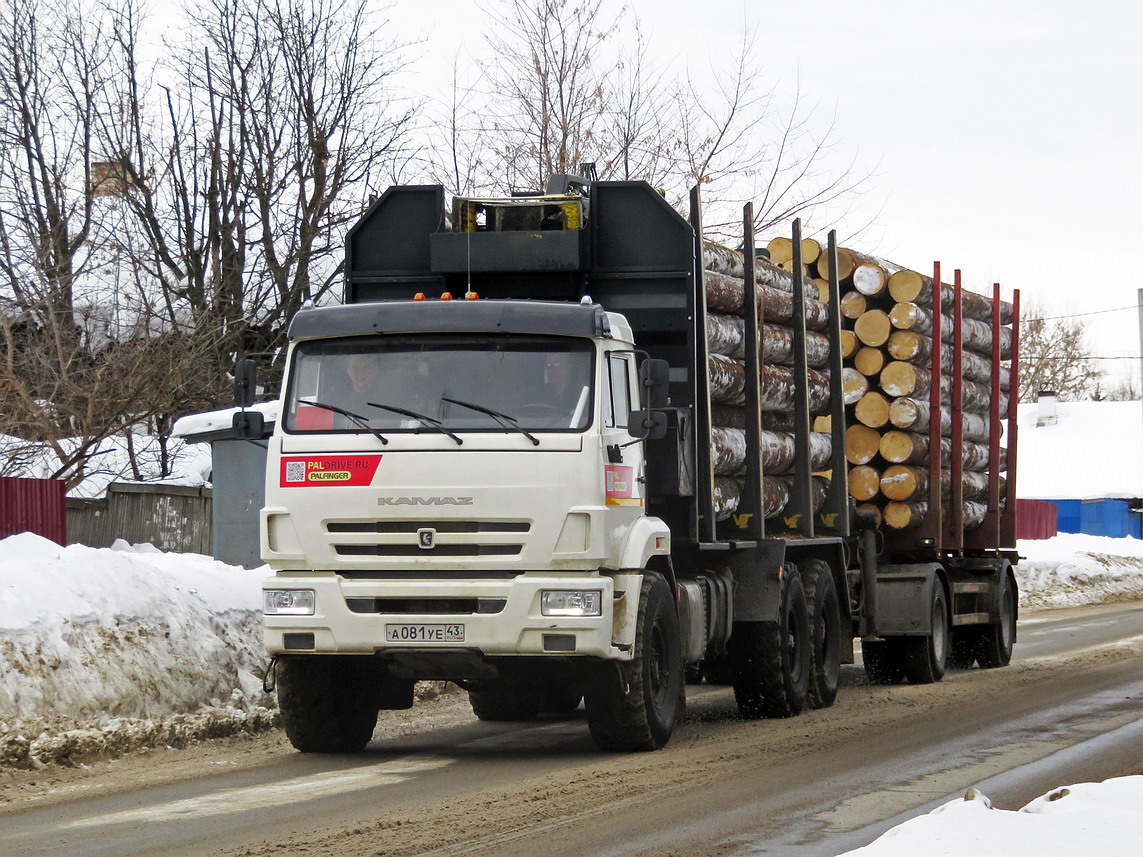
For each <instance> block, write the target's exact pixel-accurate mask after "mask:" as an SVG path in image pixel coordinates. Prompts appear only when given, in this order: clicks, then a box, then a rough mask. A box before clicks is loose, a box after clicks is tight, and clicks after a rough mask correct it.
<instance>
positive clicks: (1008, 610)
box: [976, 571, 1016, 669]
mask: <svg viewBox="0 0 1143 857" xmlns="http://www.w3.org/2000/svg"><path fill="white" fill-rule="evenodd" d="M1015 642H1016V587H1015V586H1013V584H1012V578H1011V577H1009V576H1008V572H1007V571H1005V572H1004V573H1003V574H1002V575H1001V583H1000V617H999V621H997V622H995V623H994V624H991V625H986V626H985V627H983V628H981V629H980V645H979V647H978V649H977V652H976V654H977V657H978V658H979V660H980V666H981V668H982V669H993V668H995V667H1006V666H1008V663H1009V662H1010V661H1011V660H1012V646H1013V645H1014V644H1015Z"/></svg>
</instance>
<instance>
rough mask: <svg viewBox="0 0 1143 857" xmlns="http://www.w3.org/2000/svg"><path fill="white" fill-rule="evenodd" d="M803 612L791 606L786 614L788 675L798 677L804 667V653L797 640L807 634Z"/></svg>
mask: <svg viewBox="0 0 1143 857" xmlns="http://www.w3.org/2000/svg"><path fill="white" fill-rule="evenodd" d="M806 618H807V616H806V612H805V610H798V609H797V608H796V607H795V605H793V604H791V605H790V606H789V608H788V610H787V613H786V663H788V664H789V665H790V675H792V676H800V675H801V674H802V670H803V669H804V666H805V658H806V654H807V653H806V651H805V649H804V647H803V646H800V645H799V644H798V640H799V638H801V637H804V636H805V634H806V633H807V630H808V629H807V628H806V627H805V623H806Z"/></svg>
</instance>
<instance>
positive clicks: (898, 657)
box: [861, 637, 905, 684]
mask: <svg viewBox="0 0 1143 857" xmlns="http://www.w3.org/2000/svg"><path fill="white" fill-rule="evenodd" d="M861 662H862V663H863V664H864V665H865V675H866V676H867V677H868V678H869V681H870V682H872V683H873V684H899V683H900V681H901V679H903V678H904V677H905V646H904V640H903V638H901V637H886V638H885V639H884V640H868V641H863V642H862V643H861Z"/></svg>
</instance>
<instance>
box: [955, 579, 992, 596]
mask: <svg viewBox="0 0 1143 857" xmlns="http://www.w3.org/2000/svg"><path fill="white" fill-rule="evenodd" d="M991 588H992V584H991V583H989V582H988V581H987V580H970V581H967V582H965V583H954V584H953V587H952V590H953V595H975V594H979V593H981V592H988V590H989V589H991Z"/></svg>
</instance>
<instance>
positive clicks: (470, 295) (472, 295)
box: [464, 292, 480, 301]
mask: <svg viewBox="0 0 1143 857" xmlns="http://www.w3.org/2000/svg"><path fill="white" fill-rule="evenodd" d="M464 299H465V300H466V301H478V300H480V295H478V294H477V293H476V292H465V293H464Z"/></svg>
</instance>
